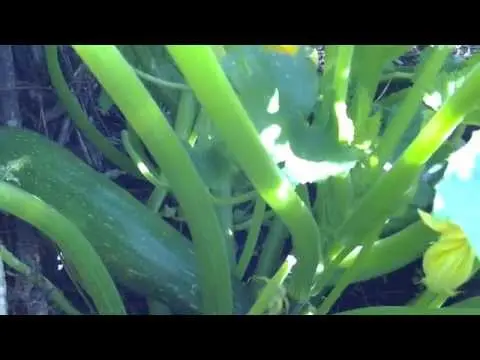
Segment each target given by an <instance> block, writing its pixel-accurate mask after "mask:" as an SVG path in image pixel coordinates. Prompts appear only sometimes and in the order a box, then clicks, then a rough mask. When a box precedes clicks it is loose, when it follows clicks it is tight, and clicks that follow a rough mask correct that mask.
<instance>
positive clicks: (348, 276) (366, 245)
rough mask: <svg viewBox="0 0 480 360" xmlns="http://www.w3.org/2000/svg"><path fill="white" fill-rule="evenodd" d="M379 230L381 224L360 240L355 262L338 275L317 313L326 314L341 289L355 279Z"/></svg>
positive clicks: (367, 257) (340, 292)
mask: <svg viewBox="0 0 480 360" xmlns="http://www.w3.org/2000/svg"><path fill="white" fill-rule="evenodd" d="M380 231H381V226H378V227H377V229H375V231H372V232H371V233H370V235H369V236H368V237H367V238H366V239H365V241H362V243H363V246H362V249H361V250H360V253H359V254H358V256H357V258H356V260H355V262H354V263H353V264H352V266H351V267H350V268H348V269H347V270H346V271H345V273H344V274H342V276H341V277H340V279H339V280H338V282H337V283H336V284H335V286H334V288H333V290H332V291H331V292H330V294H328V296H327V298H326V299H325V300H324V301H323V302H322V304H321V305H320V306H319V308H318V310H317V314H318V315H326V314H327V313H328V312H329V311H330V309H331V308H332V306H333V305H334V304H335V302H336V301H337V300H338V298H339V297H340V296H341V295H342V293H343V291H344V290H345V289H346V288H347V286H348V285H350V284H351V283H352V282H353V281H355V279H356V276H357V274H358V272H359V271H361V269H362V267H363V265H364V264H365V263H366V261H367V260H368V259H369V255H370V254H371V251H372V248H373V244H374V239H375V238H377V237H378V234H379V233H380Z"/></svg>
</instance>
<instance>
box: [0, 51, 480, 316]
mask: <svg viewBox="0 0 480 360" xmlns="http://www.w3.org/2000/svg"><path fill="white" fill-rule="evenodd" d="M409 48H410V47H409V46H393V45H392V46H387V45H385V46H353V45H351V46H346V45H345V46H335V45H331V46H326V48H325V67H324V68H323V71H321V72H319V71H318V53H317V50H316V49H315V48H313V47H311V46H303V45H255V46H253V45H241V46H239V45H235V46H231V45H225V46H219V45H216V46H207V45H202V46H200V45H198V46H189V45H188V46H187V45H166V46H118V47H117V46H113V45H104V46H93V45H74V46H73V49H74V50H75V52H76V53H77V54H78V56H79V57H80V59H81V60H82V61H83V62H84V63H85V64H86V65H87V66H88V68H89V70H90V71H91V72H92V74H93V75H94V76H95V78H96V79H97V81H98V83H99V84H100V86H101V87H102V93H101V95H100V97H99V102H100V107H101V108H102V111H103V112H107V111H108V110H109V108H111V107H112V106H116V107H117V108H118V110H119V111H120V112H121V113H122V114H123V116H124V121H125V122H124V130H123V131H122V136H121V140H122V145H123V148H122V149H119V148H118V147H115V146H114V145H113V144H111V143H110V142H109V141H108V140H107V139H106V138H105V137H103V135H102V134H101V133H100V132H99V131H98V129H96V128H95V127H94V125H92V124H91V123H90V122H89V121H88V117H87V116H86V114H85V112H84V110H83V109H81V107H80V106H79V104H78V102H77V100H76V99H75V95H74V94H73V93H72V92H71V91H70V89H69V87H68V85H67V82H66V81H65V79H64V77H63V73H62V70H61V66H60V63H59V59H58V52H57V47H56V46H46V52H47V62H48V68H49V73H50V75H51V79H52V84H53V85H54V87H55V89H56V90H57V92H58V95H59V98H60V100H61V101H62V103H63V104H64V105H65V107H66V109H67V110H68V112H69V113H70V115H71V117H72V119H73V121H74V123H75V124H76V126H77V127H78V128H79V129H80V131H82V133H83V134H84V135H85V136H86V137H87V138H88V139H89V140H90V141H91V143H92V144H93V145H94V146H96V147H97V148H98V149H99V150H100V151H102V152H103V153H104V155H105V157H106V158H108V159H109V160H111V162H112V163H113V164H115V165H116V166H118V167H119V168H121V169H122V170H124V171H125V172H126V173H128V174H129V175H128V176H134V177H136V178H139V179H142V180H144V182H145V184H146V185H148V186H150V187H151V189H152V191H151V194H150V197H149V198H148V200H147V201H145V202H144V203H142V202H140V201H139V200H137V199H135V198H134V197H133V196H132V195H131V194H130V193H129V192H127V191H126V190H125V189H123V188H121V187H120V186H119V185H117V184H115V183H114V182H113V181H112V180H110V179H108V178H107V177H106V176H104V175H103V174H100V173H97V172H95V171H94V170H93V169H91V168H90V167H88V165H86V164H85V163H83V162H82V161H81V160H80V159H79V158H77V157H75V156H74V155H73V154H71V153H70V152H69V151H68V150H66V149H63V148H61V147H60V146H58V145H56V144H54V143H53V142H52V141H50V140H48V139H46V138H45V137H43V136H42V135H41V134H38V133H35V132H33V131H30V130H26V129H10V128H6V127H3V128H0V166H2V168H1V169H2V171H3V172H2V174H3V175H2V178H1V179H2V180H1V181H2V183H1V184H2V186H4V188H0V195H1V196H0V200H2V199H3V200H2V201H0V209H2V210H5V211H7V212H12V213H13V214H14V215H16V216H19V217H21V218H25V219H27V221H30V222H31V223H32V224H33V225H36V226H39V227H40V226H45V224H44V223H43V222H40V223H39V222H38V221H39V218H38V216H37V217H35V216H30V214H29V213H28V214H27V212H26V211H24V210H18V209H19V208H15V207H12V206H13V205H15V204H17V202H20V201H30V202H32V204H33V203H34V202H35V201H37V202H38V201H41V202H42V206H43V207H45V208H47V207H48V208H49V209H50V210H49V211H50V212H51V213H52V214H53V213H55V214H56V215H51V216H56V217H57V218H58V219H62V221H63V223H64V224H68V225H65V226H66V227H67V228H68V229H70V231H71V232H74V233H75V234H77V235H76V236H77V238H78V239H79V240H78V244H82V246H83V247H84V248H85V249H87V250H84V251H86V252H85V253H81V252H76V251H73V252H72V251H71V252H70V253H68V254H69V255H68V259H69V261H68V265H69V267H71V268H72V269H73V270H74V271H73V273H75V274H76V276H75V277H76V278H77V280H78V282H79V283H80V285H81V286H82V288H84V289H85V290H86V292H87V293H88V295H89V296H90V297H91V298H92V299H93V300H94V304H95V307H96V311H97V312H98V313H112V312H114V313H125V310H124V308H123V304H121V301H122V300H121V297H120V295H119V293H118V291H117V290H116V288H115V284H122V285H124V286H126V287H128V288H130V289H131V290H133V291H135V292H136V293H138V294H140V295H141V296H143V297H145V298H146V299H147V300H148V302H149V305H150V308H151V313H173V314H249V315H258V314H317V315H323V314H330V313H332V312H333V310H332V309H333V305H334V304H335V303H336V302H337V300H338V299H339V298H341V296H342V294H343V292H344V290H345V289H346V287H347V286H348V285H350V284H352V283H355V282H360V281H365V280H369V279H373V278H376V277H379V276H383V275H385V274H389V273H392V272H394V271H396V270H398V269H400V268H401V267H403V266H405V265H407V264H409V263H411V262H413V261H414V260H416V259H419V258H421V257H423V258H424V259H423V260H424V261H423V265H424V272H425V276H424V280H423V284H424V287H425V289H424V291H423V292H421V293H420V294H419V295H416V294H412V300H411V302H410V303H409V304H404V305H405V306H398V307H378V309H377V308H375V307H373V308H366V309H355V310H354V311H352V312H346V314H348V313H351V314H362V313H363V314H372V313H378V314H390V313H392V314H398V313H405V314H419V313H437V312H432V311H433V309H435V311H437V310H438V312H441V311H442V310H445V313H448V314H451V313H462V314H465V313H468V311H470V312H471V313H476V312H477V311H478V310H476V308H477V306H476V303H475V302H472V303H471V304H470V303H469V304H467V305H468V306H463V307H461V306H457V307H456V306H451V307H450V306H448V307H447V306H446V305H445V304H446V301H447V300H448V299H449V298H452V297H454V296H455V294H456V293H457V289H458V288H459V287H460V286H462V285H463V284H465V283H466V282H467V281H468V280H469V279H471V277H472V276H474V274H475V272H476V269H477V262H478V260H477V254H478V251H479V250H478V249H479V246H478V241H477V238H478V236H477V233H476V230H475V223H474V219H475V217H474V214H475V211H474V210H473V208H469V207H465V206H463V207H462V206H461V205H460V204H459V203H458V199H459V195H458V194H460V193H461V194H464V195H462V196H464V197H467V196H468V197H471V198H472V199H474V197H475V196H476V194H475V193H474V191H473V189H474V186H475V180H474V179H475V176H476V175H475V170H477V165H478V161H477V160H478V156H477V155H478V151H476V149H477V148H478V144H477V142H478V135H477V134H475V135H474V136H472V138H471V139H469V140H465V139H464V138H463V135H464V132H465V129H466V126H470V125H475V124H478V120H477V115H478V109H477V102H476V98H477V94H478V92H479V91H480V65H478V58H477V57H472V58H471V59H469V60H466V61H461V62H458V61H452V56H451V53H452V48H451V47H449V46H429V47H427V48H426V49H424V50H423V52H422V55H421V57H420V61H419V63H418V65H414V66H411V67H408V68H404V67H396V66H395V65H394V63H393V61H394V60H395V59H396V58H398V57H399V56H401V55H402V54H404V53H405V52H406V51H408V50H409ZM405 79H408V81H409V82H410V83H411V84H410V86H409V87H408V88H406V89H403V90H401V91H397V92H394V93H391V94H383V93H382V94H381V96H377V95H378V93H379V89H380V87H381V86H380V85H381V84H384V83H385V82H395V81H404V80H405ZM459 163H461V166H460V165H458V164H459ZM467 163H468V164H469V165H470V166H469V168H470V169H471V171H470V173H469V176H470V180H469V181H470V182H467V183H466V184H465V185H463V184H462V185H460V184H459V181H460V180H459V179H460V177H461V175H458V174H457V173H456V170H458V169H460V170H461V171H463V173H462V174H463V175H465V171H466V170H465V169H464V168H463V166H464V165H465V164H467ZM7 191H11V192H12V193H18V194H20V193H21V194H23V195H22V196H23V198H22V199H20V198H18V199H13V198H9V197H8V196H7V195H5V194H6V192H7ZM2 196H3V197H2ZM28 199H29V200H28ZM34 199H35V200H34ZM167 199H175V201H176V203H177V204H178V207H177V208H175V209H172V208H171V207H169V205H168V204H167V203H166V200H167ZM472 203H474V202H472ZM12 204H13V205H12ZM439 204H441V206H440V205H439ZM472 206H474V205H472ZM172 217H174V218H175V219H176V221H177V223H182V224H184V225H185V226H186V227H187V228H188V233H185V232H182V231H181V229H180V228H179V227H178V228H176V227H175V226H173V225H172V224H171V223H169V222H168V218H172ZM59 223H60V220H59ZM49 229H50V230H49ZM49 229H47V228H43V230H45V231H46V233H47V235H48V236H49V237H50V238H52V240H54V241H55V243H56V244H58V246H59V247H60V248H61V249H62V251H63V248H65V246H66V248H67V249H68V248H69V246H73V245H72V243H71V240H70V241H69V240H67V238H68V236H67V235H66V234H67V230H66V228H65V227H64V228H62V226H61V225H57V224H55V223H54V224H51V225H50V228H49ZM452 229H453V230H452ZM242 233H246V236H245V238H246V239H245V240H244V241H243V242H242V241H240V238H241V236H240V234H242ZM80 239H81V240H80ZM289 240H291V244H292V246H291V248H290V247H289V246H287V245H288V243H289V242H290V241H289ZM460 243H461V244H462V247H461V249H463V250H461V251H453V250H452V249H453V248H456V245H458V244H460ZM75 244H76V245H78V244H77V243H75ZM87 253H88V254H89V255H85V254H87ZM90 263H92V264H93V265H92V266H94V267H95V268H96V269H100V270H98V271H99V272H98V274H103V275H101V276H100V275H98V276H99V277H98V278H97V277H94V276H93V277H92V276H91V275H89V274H88V272H87V271H86V269H85V268H89V264H90ZM452 264H457V266H456V267H455V266H454V265H452ZM458 264H462V265H464V266H463V267H462V268H460V265H458ZM467 265H468V266H467ZM94 267H91V268H90V269H93V268H94ZM92 271H93V270H92ZM96 273H97V272H96ZM445 274H451V278H448V279H447V277H448V276H446V275H445ZM100 278H101V279H100ZM98 281H103V283H104V284H107V283H108V286H106V287H105V289H104V291H105V292H102V291H100V289H99V288H98V287H97V286H98ZM57 298H61V297H57ZM63 303H65V302H63ZM64 308H67V309H70V308H69V307H65V306H64ZM68 312H69V313H77V312H78V311H76V310H71V309H70V310H69V311H68Z"/></svg>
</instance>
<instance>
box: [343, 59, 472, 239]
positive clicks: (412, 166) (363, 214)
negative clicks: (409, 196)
mask: <svg viewBox="0 0 480 360" xmlns="http://www.w3.org/2000/svg"><path fill="white" fill-rule="evenodd" d="M479 90H480V65H477V66H475V67H474V68H473V70H472V71H471V72H470V74H469V75H468V76H467V77H466V79H465V82H464V84H463V86H462V87H461V88H460V89H458V90H457V91H456V92H455V93H454V94H453V95H452V96H451V97H450V98H448V99H447V101H446V102H445V103H444V105H443V106H442V107H441V108H440V109H439V111H438V112H437V113H436V114H435V115H434V116H433V117H432V118H431V119H430V121H429V122H428V123H427V124H426V125H425V126H424V128H423V129H422V130H421V131H420V133H419V134H418V136H417V137H416V138H415V140H414V141H413V142H412V143H411V144H410V146H409V147H408V148H407V149H406V150H405V151H404V152H403V154H402V155H401V157H400V158H399V159H398V161H397V162H396V163H395V164H394V166H393V168H392V169H391V170H390V171H389V172H387V173H385V174H384V175H382V177H381V178H380V179H379V181H377V182H376V183H375V184H374V185H373V186H372V189H371V190H370V191H369V192H368V193H367V194H366V195H365V196H364V198H363V199H362V200H361V201H360V202H359V204H358V206H356V208H355V209H354V210H353V211H352V213H351V215H350V216H349V217H348V218H347V219H346V221H345V222H344V223H343V225H342V227H341V229H340V231H339V233H338V238H339V239H342V242H343V243H344V244H355V239H359V238H363V237H364V236H365V235H366V234H368V233H369V232H370V229H372V228H374V227H377V225H379V224H384V223H385V221H386V219H387V218H388V216H390V215H391V213H392V211H395V209H396V207H397V206H398V204H400V203H401V201H402V199H403V197H404V196H405V193H406V192H407V191H408V189H409V188H410V186H411V185H412V183H413V182H414V181H415V179H417V178H418V176H419V174H420V172H421V171H422V169H423V166H424V165H425V163H426V162H427V161H428V160H429V159H430V157H431V156H432V155H433V154H434V153H435V152H436V151H437V150H438V149H439V148H440V146H441V145H442V144H443V143H444V141H445V140H446V139H447V138H448V136H449V135H450V134H451V133H452V132H453V131H454V130H455V128H456V127H457V126H458V125H459V124H460V123H461V122H462V120H463V118H464V116H465V115H466V114H468V113H469V112H470V111H472V110H473V109H475V108H476V107H477V104H478V92H479Z"/></svg>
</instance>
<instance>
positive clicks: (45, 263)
mask: <svg viewBox="0 0 480 360" xmlns="http://www.w3.org/2000/svg"><path fill="white" fill-rule="evenodd" d="M319 49H320V50H321V49H322V47H321V46H319ZM476 50H477V46H472V45H465V46H460V47H458V50H457V53H458V55H459V56H469V55H470V54H471V52H472V51H476ZM418 53H419V50H418V49H415V50H413V51H412V52H411V53H409V54H408V55H407V56H405V57H403V58H402V59H400V60H399V61H401V62H403V63H404V64H406V63H411V62H415V61H416V59H418ZM62 59H63V67H64V72H65V76H66V78H67V79H68V81H69V83H70V85H71V88H72V89H73V91H74V92H75V93H76V95H77V97H78V99H79V100H80V102H81V104H82V106H83V107H84V109H85V110H86V112H87V113H88V114H89V116H90V117H91V119H92V121H93V122H94V123H95V125H96V126H97V128H98V129H100V131H101V132H102V133H103V134H105V135H106V136H107V137H109V138H110V139H111V140H112V142H114V143H117V144H118V143H119V142H120V140H119V139H120V131H121V130H122V127H123V120H122V118H121V115H120V114H119V113H118V112H116V111H111V112H110V113H109V114H107V115H105V114H102V113H101V111H100V109H99V108H98V106H97V105H96V101H95V99H96V98H97V96H98V93H99V87H98V85H97V84H96V83H95V81H94V80H93V78H92V76H91V75H90V74H89V73H88V71H87V69H86V68H85V67H84V66H83V65H81V64H80V62H79V61H78V59H77V58H76V57H75V56H74V54H73V53H72V51H71V50H69V49H66V48H64V49H62ZM0 111H1V112H0V123H2V124H1V125H4V124H5V122H6V121H9V122H10V124H12V122H13V123H14V124H16V125H17V126H22V127H26V128H29V129H33V130H35V131H38V132H40V133H42V134H44V135H45V136H47V137H49V138H50V139H53V140H54V141H57V142H59V143H60V144H62V145H63V146H65V147H67V148H68V149H70V150H71V151H72V152H74V153H75V154H76V155H78V156H79V157H80V158H82V159H83V160H84V161H86V162H87V163H88V164H90V165H91V166H92V167H93V168H95V169H96V170H98V171H101V172H107V171H109V170H112V169H113V166H112V165H111V164H109V163H108V162H107V161H106V160H105V159H104V158H103V156H102V155H101V154H100V153H99V152H98V151H97V150H96V149H95V148H94V147H93V146H92V145H91V144H90V143H89V141H88V140H86V139H85V137H83V136H82V134H81V133H80V132H79V131H78V130H77V129H76V128H75V127H74V126H73V125H72V122H71V121H70V119H69V117H68V115H67V114H66V112H65V110H64V109H63V107H62V106H61V104H60V103H59V102H58V99H57V96H56V94H55V92H54V91H53V89H52V87H51V85H50V81H49V76H48V72H47V70H46V64H45V58H44V55H43V49H42V47H41V46H36V45H35V46H27V45H22V46H7V45H4V46H0ZM114 180H115V181H116V182H117V183H118V184H120V185H121V186H123V187H125V188H127V189H128V190H129V191H130V192H131V193H132V194H133V195H134V196H136V197H137V198H138V199H140V200H145V199H146V197H147V196H148V194H149V192H150V191H151V187H150V186H149V185H147V184H146V183H145V182H141V181H135V180H132V178H130V177H124V176H119V177H117V178H115V179H114ZM0 243H3V245H5V246H6V247H7V248H8V249H9V250H10V251H12V252H13V253H15V255H16V256H17V257H18V258H19V259H20V260H22V261H23V262H24V263H26V264H27V265H29V266H30V267H31V268H32V269H33V270H34V271H35V272H39V273H42V274H44V275H45V276H46V277H48V278H49V279H50V280H51V281H52V282H53V283H55V284H56V285H57V286H58V287H59V288H60V289H61V290H62V291H63V292H64V293H65V295H66V296H67V297H68V298H69V299H71V300H72V302H73V303H74V304H75V305H76V306H78V308H79V309H81V310H84V311H88V308H86V307H85V305H84V302H83V301H82V298H81V296H80V295H79V293H78V291H77V289H76V287H75V286H74V284H73V283H72V282H71V281H70V279H69V277H68V275H67V274H66V272H65V270H64V269H63V270H62V269H61V263H60V261H59V260H58V258H57V257H58V253H57V251H56V249H55V248H54V247H53V246H52V245H51V242H50V241H48V240H47V239H45V238H43V237H42V236H41V235H40V234H39V233H38V232H37V231H36V230H35V229H33V228H32V227H30V226H29V225H27V224H25V223H23V222H22V221H20V220H18V219H15V218H14V217H12V216H7V215H1V214H0ZM420 270H421V264H420V262H419V261H417V262H415V263H413V264H411V265H409V266H407V267H405V268H403V269H401V270H398V271H396V272H394V273H392V274H390V275H388V276H384V277H381V278H378V279H374V280H370V281H367V282H363V283H358V284H355V285H352V286H350V287H349V288H348V289H347V290H346V291H345V293H344V294H343V296H342V298H341V300H340V301H339V302H338V303H337V304H336V306H335V310H337V311H338V310H346V309H351V308H355V307H363V306H368V305H403V304H405V303H406V302H407V301H408V300H410V299H411V298H412V297H413V296H414V294H415V293H417V292H418V291H419V290H420V289H421V285H418V283H417V282H418V281H417V280H419V279H420V275H421V273H420ZM5 273H6V281H7V301H8V309H9V314H16V315H23V314H32V315H33V314H34V315H44V314H50V315H55V314H58V311H57V310H56V309H55V308H53V307H52V306H51V305H50V304H49V302H48V300H47V298H48V294H47V293H46V290H45V289H42V288H38V287H37V286H34V285H33V284H32V281H31V280H30V279H29V277H26V276H23V275H19V274H18V273H15V272H14V271H12V270H11V269H9V268H8V267H5ZM479 284H480V280H476V279H474V280H473V281H471V282H470V284H469V285H468V286H467V287H466V288H465V289H463V290H464V292H463V293H462V294H461V295H460V296H462V297H465V296H473V295H479V294H478V293H479V292H480V291H479V290H477V289H480V288H479V287H478V286H477V285H479ZM121 291H122V293H123V295H124V296H125V298H126V299H127V307H128V309H129V311H131V312H132V313H137V314H142V313H145V312H146V304H145V301H144V299H142V298H141V297H140V296H138V295H136V294H132V293H131V292H129V291H127V290H126V289H121Z"/></svg>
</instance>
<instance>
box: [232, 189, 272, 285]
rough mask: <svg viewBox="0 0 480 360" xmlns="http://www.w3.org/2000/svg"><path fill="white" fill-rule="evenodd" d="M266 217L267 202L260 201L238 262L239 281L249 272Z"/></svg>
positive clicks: (257, 203)
mask: <svg viewBox="0 0 480 360" xmlns="http://www.w3.org/2000/svg"><path fill="white" fill-rule="evenodd" d="M264 216H265V202H264V201H263V200H262V199H258V200H257V201H256V203H255V208H254V210H253V217H252V224H251V226H250V229H249V230H248V235H247V241H246V243H245V246H244V248H243V252H242V255H241V256H240V260H239V261H238V265H237V268H236V274H237V277H238V278H239V279H243V277H244V276H245V272H246V271H247V267H248V264H250V261H251V260H252V257H253V253H254V251H255V247H256V245H257V240H258V236H259V234H260V229H261V228H262V222H263V217H264Z"/></svg>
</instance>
